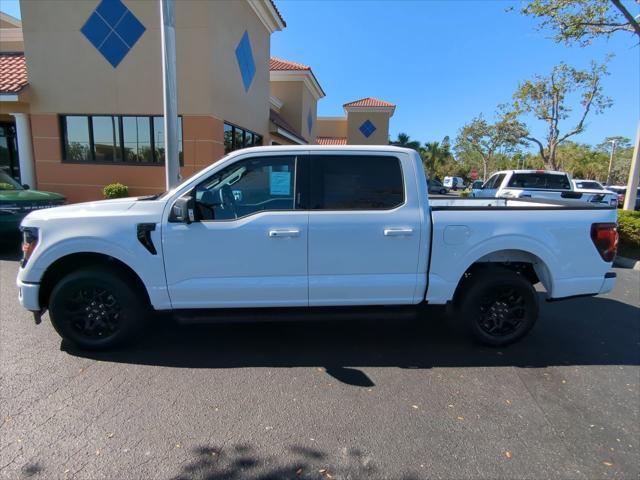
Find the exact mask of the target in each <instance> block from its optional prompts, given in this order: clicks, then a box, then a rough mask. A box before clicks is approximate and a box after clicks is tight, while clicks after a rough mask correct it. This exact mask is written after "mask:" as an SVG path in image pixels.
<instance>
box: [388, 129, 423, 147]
mask: <svg viewBox="0 0 640 480" xmlns="http://www.w3.org/2000/svg"><path fill="white" fill-rule="evenodd" d="M391 145H395V146H397V147H405V148H413V149H414V150H420V142H419V141H418V140H411V137H409V135H407V134H406V133H399V134H398V138H396V139H395V140H394V141H392V142H391Z"/></svg>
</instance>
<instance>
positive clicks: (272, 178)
mask: <svg viewBox="0 0 640 480" xmlns="http://www.w3.org/2000/svg"><path fill="white" fill-rule="evenodd" d="M269 189H270V192H269V193H271V195H291V172H271V173H270V174H269Z"/></svg>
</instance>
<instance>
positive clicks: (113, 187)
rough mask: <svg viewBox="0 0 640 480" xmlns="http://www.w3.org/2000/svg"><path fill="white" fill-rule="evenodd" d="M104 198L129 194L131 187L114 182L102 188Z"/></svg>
mask: <svg viewBox="0 0 640 480" xmlns="http://www.w3.org/2000/svg"><path fill="white" fill-rule="evenodd" d="M102 193H103V194H104V198H124V197H128V196H129V187H127V186H126V185H122V184H121V183H117V182H116V183H112V184H110V185H107V186H106V187H104V188H103V189H102Z"/></svg>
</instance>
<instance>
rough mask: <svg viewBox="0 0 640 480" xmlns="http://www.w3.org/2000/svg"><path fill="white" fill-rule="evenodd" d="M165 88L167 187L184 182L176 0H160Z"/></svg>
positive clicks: (165, 163)
mask: <svg viewBox="0 0 640 480" xmlns="http://www.w3.org/2000/svg"><path fill="white" fill-rule="evenodd" d="M160 18H161V23H160V28H161V36H162V90H163V94H164V168H165V175H166V188H167V190H171V189H172V188H173V187H175V186H176V185H178V183H179V182H180V165H179V164H178V99H177V97H178V92H177V88H176V16H175V3H174V0H160Z"/></svg>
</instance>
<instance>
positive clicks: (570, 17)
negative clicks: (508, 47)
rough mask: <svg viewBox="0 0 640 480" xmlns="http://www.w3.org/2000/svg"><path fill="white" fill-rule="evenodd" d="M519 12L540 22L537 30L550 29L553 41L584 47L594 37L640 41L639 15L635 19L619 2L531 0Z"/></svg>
mask: <svg viewBox="0 0 640 480" xmlns="http://www.w3.org/2000/svg"><path fill="white" fill-rule="evenodd" d="M627 3H629V2H627ZM636 3H638V0H636ZM520 11H521V12H522V13H523V14H524V15H528V16H531V17H535V18H537V19H539V20H540V25H539V28H540V29H545V28H548V29H551V30H552V31H553V32H554V37H553V38H554V40H555V41H556V42H565V43H567V44H569V43H573V42H579V43H580V44H581V45H582V46H585V45H589V44H590V43H591V42H592V41H593V40H594V39H595V38H598V37H605V38H609V37H611V35H613V34H615V33H618V32H623V33H628V34H631V35H636V36H637V39H638V40H640V25H638V16H636V17H634V16H633V15H632V14H631V13H630V12H629V9H628V8H627V7H626V6H625V5H624V3H623V1H622V0H531V1H529V2H528V3H527V4H526V5H525V6H524V7H522V9H521V10H520Z"/></svg>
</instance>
